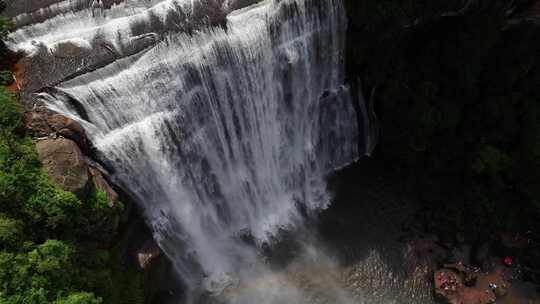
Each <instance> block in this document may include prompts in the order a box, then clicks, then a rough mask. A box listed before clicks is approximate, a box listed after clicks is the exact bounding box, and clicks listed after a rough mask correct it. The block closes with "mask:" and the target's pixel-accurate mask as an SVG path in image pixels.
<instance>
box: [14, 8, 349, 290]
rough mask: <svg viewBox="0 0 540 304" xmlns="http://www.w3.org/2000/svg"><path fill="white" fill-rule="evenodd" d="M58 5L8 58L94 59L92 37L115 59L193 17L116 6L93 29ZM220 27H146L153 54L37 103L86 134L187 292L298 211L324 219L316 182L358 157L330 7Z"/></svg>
mask: <svg viewBox="0 0 540 304" xmlns="http://www.w3.org/2000/svg"><path fill="white" fill-rule="evenodd" d="M71 2H73V3H74V2H76V1H71ZM79 2H80V1H79ZM69 3H70V2H69V1H63V2H61V3H56V4H54V5H57V6H58V7H57V8H51V7H49V10H48V11H47V10H45V11H41V14H49V15H50V16H51V18H50V19H48V20H46V21H44V22H43V23H39V24H33V25H28V26H26V27H21V28H19V29H18V30H17V31H16V32H15V33H14V34H12V36H11V38H12V41H13V45H12V46H13V47H14V48H19V49H26V50H32V49H33V48H34V47H35V46H36V45H42V46H43V45H45V46H46V47H47V48H50V49H51V50H53V49H54V48H55V47H56V46H57V45H58V43H59V42H66V41H68V42H73V43H74V44H75V45H77V46H81V45H83V46H85V47H87V48H89V49H92V48H93V47H95V45H96V42H95V41H96V39H95V38H96V37H97V36H99V37H100V39H102V40H106V41H108V42H109V43H110V44H111V45H114V46H115V48H117V49H119V48H121V47H122V46H121V45H118V44H119V43H118V41H121V43H120V44H123V45H125V44H129V43H130V42H129V41H131V40H129V39H127V38H129V37H133V36H137V35H140V34H141V33H144V32H145V31H142V32H141V31H138V32H134V30H133V27H132V25H133V23H141V22H144V20H146V19H145V18H150V17H148V16H149V14H150V13H149V12H153V13H152V16H153V18H157V20H161V21H163V24H165V23H167V22H166V21H164V20H165V19H164V18H165V16H167V18H170V14H174V13H178V12H180V11H182V10H180V9H178V8H179V7H181V8H188V7H189V8H190V9H191V10H193V9H196V8H197V5H194V4H193V3H194V1H193V0H190V1H151V4H147V6H143V5H139V6H137V5H133V6H130V5H129V4H122V5H120V6H113V7H112V8H111V9H108V10H106V11H105V14H104V16H105V17H101V16H100V17H98V18H102V19H96V20H94V19H92V17H91V10H90V9H83V10H80V11H69V10H67V9H66V7H69ZM226 4H227V3H225V5H226ZM122 8H123V9H122ZM55 9H56V10H55ZM42 10H43V9H42ZM64 11H69V12H68V13H65V12H64ZM183 11H184V12H185V11H186V9H184V10H183ZM34 14H39V12H37V13H36V12H34ZM190 14H192V15H193V14H195V13H194V12H193V11H190ZM156 16H157V17H156ZM185 16H186V17H185V18H186V20H187V19H189V14H185ZM25 18H28V17H27V16H26V15H25V16H20V17H19V19H18V20H20V22H21V25H24V24H26V22H27V21H25V20H27V19H25ZM203 19H204V18H203ZM70 20H71V21H70ZM226 21H227V22H226V27H225V28H223V27H217V26H204V27H202V28H199V29H198V30H197V31H195V32H193V33H191V34H187V33H184V32H183V31H180V30H178V31H175V30H174V29H173V28H171V27H165V26H154V27H150V26H149V27H148V28H147V29H146V32H149V31H150V30H152V29H155V28H159V29H160V30H162V32H160V33H159V34H160V35H161V38H160V39H159V41H158V42H156V43H155V44H154V45H153V47H151V48H149V49H146V50H145V51H144V52H140V53H138V54H135V55H130V56H127V55H126V56H125V57H124V58H122V59H118V60H116V61H114V62H113V63H111V64H109V65H107V66H105V67H103V68H100V69H97V70H95V71H92V72H89V73H86V74H83V75H81V76H78V77H75V78H73V79H70V80H66V81H63V82H61V83H59V84H58V85H56V87H55V90H49V91H48V93H40V94H39V95H38V97H37V98H38V99H41V100H42V101H45V102H46V103H47V105H48V106H49V107H51V108H52V109H54V110H56V111H59V112H62V113H64V114H66V115H68V116H70V117H73V118H75V119H77V120H78V121H80V122H81V123H82V124H83V126H84V127H85V129H86V130H87V132H88V134H89V137H90V139H91V141H92V142H93V144H94V145H95V147H96V148H97V150H98V152H99V156H100V158H101V160H102V161H104V162H105V163H107V164H108V165H109V166H110V167H111V168H112V169H113V170H114V178H115V180H116V181H117V182H118V183H119V184H121V185H123V186H124V187H125V188H127V189H128V190H129V191H130V192H131V193H133V194H134V195H135V196H136V199H137V200H138V202H139V204H140V205H141V206H142V207H143V209H144V211H145V216H146V218H147V220H148V222H149V224H150V225H151V227H152V228H153V231H154V234H155V239H156V240H157V242H158V243H159V245H160V246H161V248H162V249H163V250H164V252H165V253H166V254H167V255H168V256H169V257H170V258H171V260H172V261H173V262H174V264H175V267H176V269H177V271H178V272H179V273H180V275H181V277H182V278H184V279H186V282H187V283H188V284H190V285H192V286H195V285H196V284H198V283H199V280H200V278H201V275H202V274H206V275H209V276H210V277H212V278H214V279H216V280H217V279H219V278H220V276H223V275H225V274H230V273H235V272H237V269H238V268H239V267H245V265H249V264H250V263H252V262H253V261H254V259H255V258H256V250H255V249H254V248H252V247H249V246H248V245H246V244H244V243H242V242H241V241H240V240H239V238H238V236H239V235H241V234H249V235H251V236H253V237H254V239H255V240H256V241H257V243H261V242H264V241H266V240H268V237H269V236H271V235H272V234H273V233H274V232H275V231H276V230H277V229H279V228H282V227H289V226H294V225H296V224H298V223H301V221H302V214H303V213H304V211H307V212H310V211H313V210H318V209H323V208H325V207H326V206H327V205H328V204H329V196H328V194H327V191H326V186H325V181H324V177H325V175H326V174H328V173H330V172H331V171H332V170H334V169H336V168H339V167H342V166H344V165H346V164H348V163H350V162H352V161H354V160H355V159H356V158H357V157H358V150H357V135H358V134H357V123H356V114H355V112H354V110H353V107H352V102H351V100H350V98H349V95H348V92H347V89H346V88H345V87H343V86H342V84H343V81H344V71H343V58H344V54H343V45H344V34H345V33H344V31H345V25H346V23H345V16H344V9H343V7H342V3H341V1H340V0H319V1H317V0H281V1H279V0H273V1H270V0H268V1H263V2H261V3H259V4H257V5H252V6H249V7H246V8H244V9H241V10H237V11H234V12H232V13H230V14H229V15H228V16H227V19H226ZM186 22H187V21H186ZM158 23H159V22H158ZM74 24H75V25H74ZM171 29H172V30H171ZM120 36H121V37H123V38H122V39H123V40H122V39H120V40H119V39H118V37H120ZM33 40H35V41H36V42H33V43H32V41H33ZM128 55H129V54H128Z"/></svg>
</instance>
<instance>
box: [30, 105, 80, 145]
mask: <svg viewBox="0 0 540 304" xmlns="http://www.w3.org/2000/svg"><path fill="white" fill-rule="evenodd" d="M24 122H25V128H26V129H27V130H28V131H29V132H30V134H32V135H33V136H34V137H50V136H51V135H60V136H63V137H66V138H69V139H71V140H73V141H75V142H76V143H77V144H78V145H79V147H80V148H81V149H83V150H85V151H88V149H89V145H88V140H87V138H86V133H85V131H84V129H83V128H82V126H81V125H80V124H79V123H78V122H76V121H75V120H73V119H71V118H68V117H66V116H64V115H61V114H58V113H55V112H53V111H51V110H48V109H37V110H33V111H29V112H26V113H25V115H24Z"/></svg>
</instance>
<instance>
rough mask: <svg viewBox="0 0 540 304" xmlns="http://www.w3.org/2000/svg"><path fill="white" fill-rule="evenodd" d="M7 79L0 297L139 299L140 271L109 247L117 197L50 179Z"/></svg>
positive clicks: (59, 301) (0, 169)
mask: <svg viewBox="0 0 540 304" xmlns="http://www.w3.org/2000/svg"><path fill="white" fill-rule="evenodd" d="M5 24H6V23H5V22H4V20H0V28H1V29H0V34H5V30H4V28H3V27H2V25H5ZM10 81H12V77H11V76H10V75H9V74H8V73H7V72H0V82H1V83H0V85H1V86H0V304H23V303H24V304H45V303H55V304H99V303H112V304H121V303H126V304H127V303H129V304H133V303H142V302H143V294H142V290H143V289H142V278H141V275H140V274H139V273H136V272H134V271H131V270H126V269H121V268H120V266H119V264H120V262H119V258H118V257H117V256H116V254H115V251H114V250H113V249H110V248H109V247H110V244H109V243H110V241H109V240H110V238H111V236H112V235H113V234H114V230H115V229H116V227H117V225H118V218H119V216H120V214H121V213H122V206H121V204H116V206H115V207H113V208H111V207H109V205H108V202H107V197H106V195H105V194H104V193H102V192H99V191H97V190H94V192H93V194H92V195H91V196H90V198H89V199H87V200H85V201H81V200H80V199H79V198H77V197H76V196H75V195H74V194H72V193H68V192H65V191H63V190H62V189H60V188H59V187H58V186H56V185H55V184H53V183H52V182H51V180H50V179H49V177H48V176H47V175H46V174H45V173H44V172H43V171H42V169H41V165H40V162H39V160H38V158H37V154H36V152H35V150H34V145H33V142H32V141H31V140H30V139H29V138H28V137H27V136H25V132H24V129H23V127H22V115H21V109H20V107H19V104H18V102H17V96H15V95H14V94H12V93H10V92H8V91H7V89H6V87H5V85H7V84H9V82H10Z"/></svg>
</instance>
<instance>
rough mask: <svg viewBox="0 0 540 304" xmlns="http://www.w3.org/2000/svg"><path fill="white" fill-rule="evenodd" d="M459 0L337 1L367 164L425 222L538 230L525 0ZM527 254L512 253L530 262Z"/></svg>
mask: <svg viewBox="0 0 540 304" xmlns="http://www.w3.org/2000/svg"><path fill="white" fill-rule="evenodd" d="M469 3H471V4H472V5H471V6H468V7H466V8H464V7H462V6H463V1H447V0H445V1H435V0H434V1H414V0H400V1H388V0H386V1H368V0H350V1H347V5H348V13H349V15H350V16H349V17H350V27H349V41H348V42H349V49H348V62H349V66H348V68H349V71H348V74H349V78H350V79H355V78H356V77H361V79H362V80H363V84H364V88H363V89H364V93H365V94H366V95H369V94H368V93H370V92H371V91H372V90H374V89H375V91H374V92H375V97H374V103H375V107H376V111H377V113H378V115H379V119H380V122H381V129H382V130H381V132H382V137H381V141H380V145H379V148H378V150H377V153H376V158H377V161H381V162H384V164H385V166H387V167H388V168H389V170H398V171H399V174H400V175H401V176H403V177H404V180H405V181H406V182H407V183H408V186H409V189H411V191H412V192H414V193H417V194H418V196H419V199H420V200H421V201H422V202H423V205H424V211H423V212H425V214H424V218H426V219H428V220H427V221H426V222H425V223H423V224H424V225H425V226H424V227H425V229H426V230H427V231H430V232H435V233H437V234H438V235H441V236H443V237H444V239H445V240H449V241H452V240H455V238H456V236H457V235H462V236H465V238H466V239H467V240H468V241H469V242H473V243H474V242H481V241H485V240H489V239H493V238H497V237H498V236H499V235H500V234H501V233H502V232H510V233H522V234H524V233H526V232H527V231H532V235H533V237H535V238H539V235H538V234H539V233H540V220H539V219H540V204H539V202H540V57H539V56H538V54H540V26H539V25H538V24H536V23H534V22H531V21H527V20H526V19H525V18H523V17H524V16H526V14H527V12H526V8H529V7H530V4H532V2H531V1H526V0H525V1H499V0H496V1H483V0H478V1H469ZM539 239H540V238H539ZM537 249H538V248H537ZM538 254H540V249H538V250H534V249H531V250H529V251H528V252H527V255H523V256H520V259H521V262H523V263H525V264H526V265H527V266H529V267H531V268H535V269H540V262H538V261H539V260H540V256H538ZM537 279H540V278H537Z"/></svg>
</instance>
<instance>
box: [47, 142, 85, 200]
mask: <svg viewBox="0 0 540 304" xmlns="http://www.w3.org/2000/svg"><path fill="white" fill-rule="evenodd" d="M36 150H37V153H38V155H39V159H40V161H41V163H42V164H43V167H44V169H45V171H46V172H47V173H48V174H49V176H50V177H51V178H52V180H53V181H54V182H56V183H57V184H58V185H59V186H60V187H61V188H62V189H64V190H65V191H69V192H73V193H75V194H76V195H77V196H79V197H81V198H82V197H85V196H86V195H87V194H88V191H89V184H90V183H89V180H90V178H89V175H88V165H87V163H86V160H85V158H84V155H83V153H82V151H81V149H80V148H79V146H77V144H76V143H75V142H74V141H72V140H69V139H67V138H63V137H59V138H56V139H52V138H51V139H45V140H39V141H38V142H37V143H36Z"/></svg>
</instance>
